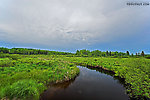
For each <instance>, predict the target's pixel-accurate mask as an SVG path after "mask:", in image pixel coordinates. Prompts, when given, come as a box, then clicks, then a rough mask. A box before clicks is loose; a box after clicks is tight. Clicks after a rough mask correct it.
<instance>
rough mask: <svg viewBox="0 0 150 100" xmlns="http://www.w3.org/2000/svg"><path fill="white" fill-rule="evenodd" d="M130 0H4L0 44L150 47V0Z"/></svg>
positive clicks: (149, 50) (67, 47)
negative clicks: (144, 1)
mask: <svg viewBox="0 0 150 100" xmlns="http://www.w3.org/2000/svg"><path fill="white" fill-rule="evenodd" d="M126 3H127V1H126V0H113V1H110V0H42V1H41V0H1V1H0V46H6V47H30V48H42V49H50V50H62V51H74V50H76V49H83V48H84V49H89V50H94V49H99V50H112V51H126V50H129V51H132V52H139V51H141V50H144V51H146V52H147V53H150V39H149V38H150V28H149V27H150V14H149V11H150V6H127V5H126Z"/></svg>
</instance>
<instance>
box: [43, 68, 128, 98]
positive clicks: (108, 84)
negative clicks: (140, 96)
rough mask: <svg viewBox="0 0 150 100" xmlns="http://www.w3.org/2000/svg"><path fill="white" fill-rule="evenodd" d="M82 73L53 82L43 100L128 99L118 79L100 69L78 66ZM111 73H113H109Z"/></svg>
mask: <svg viewBox="0 0 150 100" xmlns="http://www.w3.org/2000/svg"><path fill="white" fill-rule="evenodd" d="M78 68H79V69H80V74H79V75H78V76H77V77H76V78H75V79H74V80H71V81H68V82H64V83H61V84H53V85H51V86H50V88H49V89H48V90H46V91H45V92H44V93H43V94H42V95H41V98H40V99H41V100H128V99H129V97H128V95H127V94H126V93H125V88H124V86H123V85H122V84H121V81H119V80H118V79H116V78H114V77H112V76H110V75H108V74H106V73H104V72H102V71H100V70H95V69H94V70H93V69H89V68H87V67H82V66H78ZM109 74H111V73H109Z"/></svg>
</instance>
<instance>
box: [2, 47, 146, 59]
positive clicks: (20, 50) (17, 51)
mask: <svg viewBox="0 0 150 100" xmlns="http://www.w3.org/2000/svg"><path fill="white" fill-rule="evenodd" d="M0 53H9V54H23V55H38V54H43V55H69V56H76V57H129V56H130V57H144V56H145V53H144V51H142V52H141V53H136V54H135V55H134V54H133V53H132V54H130V52H129V51H126V53H124V52H118V51H116V52H112V51H105V52H102V51H99V50H94V51H89V50H86V49H83V50H77V51H76V53H69V52H58V51H49V50H40V49H27V48H11V49H8V48H4V47H0Z"/></svg>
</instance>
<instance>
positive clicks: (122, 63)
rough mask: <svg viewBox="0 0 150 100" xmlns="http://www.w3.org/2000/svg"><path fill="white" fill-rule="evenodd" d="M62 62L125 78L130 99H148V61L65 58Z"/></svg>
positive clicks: (149, 83)
mask: <svg viewBox="0 0 150 100" xmlns="http://www.w3.org/2000/svg"><path fill="white" fill-rule="evenodd" d="M64 60H67V61H70V62H74V63H77V64H82V65H84V66H86V65H90V66H99V67H103V68H105V69H107V70H111V71H113V72H115V76H119V77H121V78H125V84H130V86H129V85H128V87H127V92H128V93H129V95H130V96H131V97H135V98H138V97H141V96H143V97H147V98H150V59H145V58H104V57H99V58H94V57H88V58H86V57H66V58H64Z"/></svg>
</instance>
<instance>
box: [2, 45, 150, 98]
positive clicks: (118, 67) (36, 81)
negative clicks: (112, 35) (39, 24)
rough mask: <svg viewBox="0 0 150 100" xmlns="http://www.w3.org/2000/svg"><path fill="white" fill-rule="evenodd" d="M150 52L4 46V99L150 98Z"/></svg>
mask: <svg viewBox="0 0 150 100" xmlns="http://www.w3.org/2000/svg"><path fill="white" fill-rule="evenodd" d="M149 66H150V59H149V55H145V54H143V53H141V55H130V54H129V53H128V52H127V53H118V52H111V53H110V52H100V51H92V52H87V51H86V50H80V51H77V52H76V53H75V54H73V53H64V52H55V51H46V50H35V49H22V48H13V49H7V48H1V53H0V99H1V100H5V99H6V100H12V99H16V100H20V99H21V100H63V99H65V100H70V99H71V100H77V99H78V100H85V99H86V100H92V99H95V100H99V99H102V100H129V99H131V100H132V99H133V100H149V98H150V90H149V88H150V78H149V77H150V72H149V71H150V67H149Z"/></svg>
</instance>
